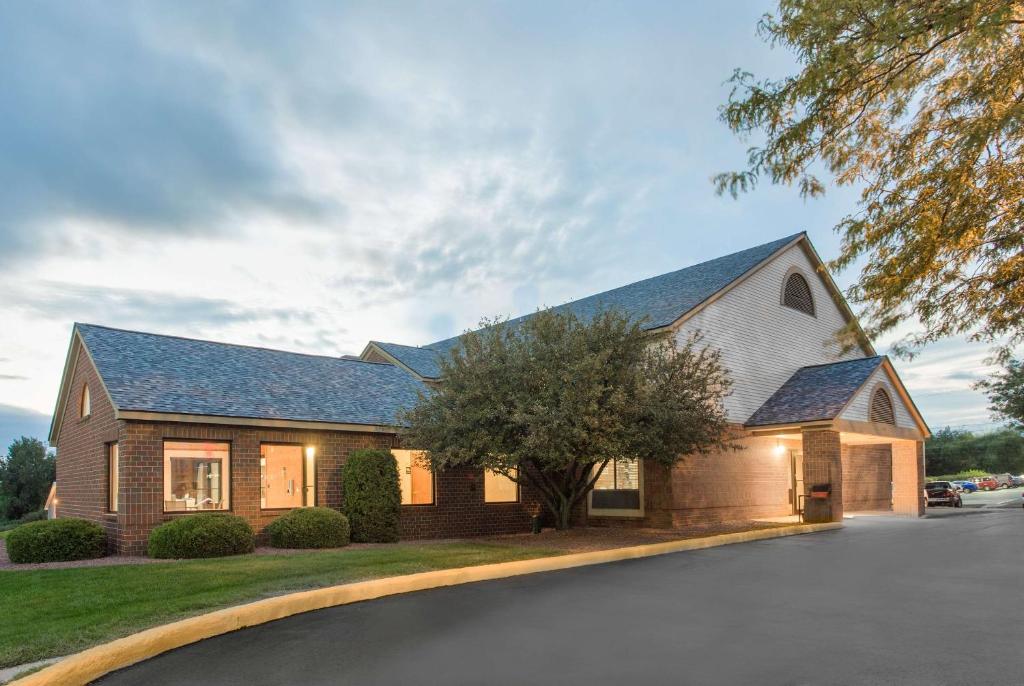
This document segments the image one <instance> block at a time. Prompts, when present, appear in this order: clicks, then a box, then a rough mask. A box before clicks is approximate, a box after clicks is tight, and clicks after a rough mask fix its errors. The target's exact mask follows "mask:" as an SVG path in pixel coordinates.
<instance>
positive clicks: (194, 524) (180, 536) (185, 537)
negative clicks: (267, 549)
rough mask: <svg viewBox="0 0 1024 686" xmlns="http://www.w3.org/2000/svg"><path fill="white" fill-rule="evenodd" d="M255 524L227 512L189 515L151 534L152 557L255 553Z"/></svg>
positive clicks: (184, 557) (150, 549) (221, 555)
mask: <svg viewBox="0 0 1024 686" xmlns="http://www.w3.org/2000/svg"><path fill="white" fill-rule="evenodd" d="M254 548H255V545H254V543H253V536H252V527H250V526H249V523H248V522H247V521H245V520H244V519H242V518H241V517H239V516H237V515H233V514H227V513H226V512H204V513H202V514H194V515H187V516H184V517H179V518H177V519H174V520H171V521H169V522H167V523H166V524H161V525H160V526H158V527H157V528H155V529H153V531H152V532H151V533H150V534H149V546H148V549H147V553H148V554H149V556H150V557H157V558H174V559H192V558H197V557H224V556H226V555H242V554H244V553H251V552H252V551H253V550H254Z"/></svg>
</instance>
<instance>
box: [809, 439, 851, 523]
mask: <svg viewBox="0 0 1024 686" xmlns="http://www.w3.org/2000/svg"><path fill="white" fill-rule="evenodd" d="M801 433H802V434H803V444H804V487H805V488H810V487H811V486H813V485H814V484H825V483H828V484H832V521H834V522H840V521H842V519H843V452H842V446H841V444H840V442H839V432H838V431H830V430H827V429H825V430H810V429H805V430H804V431H802V432H801Z"/></svg>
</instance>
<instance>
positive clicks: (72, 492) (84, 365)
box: [56, 350, 118, 546]
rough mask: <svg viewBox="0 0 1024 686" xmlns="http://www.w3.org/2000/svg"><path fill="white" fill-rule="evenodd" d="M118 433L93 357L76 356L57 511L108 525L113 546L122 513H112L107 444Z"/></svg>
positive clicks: (59, 442)
mask: <svg viewBox="0 0 1024 686" xmlns="http://www.w3.org/2000/svg"><path fill="white" fill-rule="evenodd" d="M85 384H88V385H89V397H90V401H91V405H92V412H91V414H90V415H89V416H88V417H86V418H82V417H81V416H79V415H80V403H81V398H82V387H83V386H84V385H85ZM117 438H118V421H117V420H116V419H114V408H113V406H112V405H111V404H110V400H109V399H108V398H107V394H106V392H105V391H104V390H103V387H102V385H101V384H100V381H99V376H98V375H97V373H96V368H95V367H94V366H93V365H92V362H90V361H89V357H88V356H87V355H86V354H85V352H84V351H82V350H80V351H79V353H78V356H77V358H76V359H75V361H74V372H73V373H72V376H71V390H70V395H69V398H68V402H67V407H65V408H64V414H63V416H62V418H61V427H60V432H59V433H58V435H57V436H56V448H57V516H58V517H81V518H82V519H88V520H91V521H94V522H97V523H98V524H100V525H102V526H103V527H104V528H105V529H106V530H107V535H108V540H109V542H110V544H111V546H113V542H114V539H115V535H116V529H117V517H116V515H114V514H112V513H108V512H107V444H108V443H110V442H113V441H116V440H117Z"/></svg>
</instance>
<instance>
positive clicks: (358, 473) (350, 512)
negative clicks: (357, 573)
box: [341, 449, 402, 543]
mask: <svg viewBox="0 0 1024 686" xmlns="http://www.w3.org/2000/svg"><path fill="white" fill-rule="evenodd" d="M341 482H342V489H343V491H344V498H345V514H346V515H347V516H348V521H349V525H350V526H351V527H352V540H353V541H358V542H360V543H393V542H395V541H397V540H398V516H399V512H400V511H401V507H402V492H401V489H400V487H399V485H398V463H397V462H396V461H395V457H394V455H392V454H391V453H390V452H389V451H387V450H374V449H364V450H355V451H353V452H352V453H351V454H350V455H349V456H348V460H347V461H346V462H345V466H344V467H343V468H342V472H341Z"/></svg>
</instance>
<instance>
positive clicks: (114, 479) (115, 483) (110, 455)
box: [107, 443, 121, 512]
mask: <svg viewBox="0 0 1024 686" xmlns="http://www.w3.org/2000/svg"><path fill="white" fill-rule="evenodd" d="M120 470H121V465H120V464H118V456H117V443H110V444H108V445H107V510H108V511H110V512H117V489H118V488H120V485H121V480H120Z"/></svg>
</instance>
